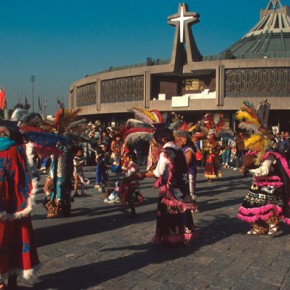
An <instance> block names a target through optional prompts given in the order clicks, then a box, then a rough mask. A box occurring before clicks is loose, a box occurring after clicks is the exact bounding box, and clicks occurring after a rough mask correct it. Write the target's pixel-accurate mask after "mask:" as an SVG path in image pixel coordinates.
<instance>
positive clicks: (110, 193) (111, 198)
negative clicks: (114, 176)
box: [104, 181, 120, 204]
mask: <svg viewBox="0 0 290 290" xmlns="http://www.w3.org/2000/svg"><path fill="white" fill-rule="evenodd" d="M105 197H106V198H105V200H104V202H105V203H111V204H112V203H118V202H120V198H119V181H116V182H115V187H114V189H107V191H106V193H105Z"/></svg>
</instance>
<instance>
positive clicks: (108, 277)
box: [20, 167, 290, 290]
mask: <svg viewBox="0 0 290 290" xmlns="http://www.w3.org/2000/svg"><path fill="white" fill-rule="evenodd" d="M85 174H86V175H87V177H89V178H90V181H91V183H90V184H89V185H87V186H86V187H87V190H86V192H87V194H88V196H87V197H83V198H77V199H75V202H74V203H73V205H72V214H71V216H70V217H67V218H54V219H46V211H45V210H44V208H43V207H42V204H41V203H42V200H43V191H42V190H41V188H42V185H43V182H44V178H45V175H43V176H42V180H41V182H40V191H39V193H38V194H37V204H36V206H35V209H34V212H33V216H32V219H33V224H34V229H35V238H36V241H37V245H38V253H39V258H40V260H41V263H42V264H41V267H40V269H39V277H38V280H37V281H36V282H35V283H34V286H31V285H25V284H23V282H21V283H20V285H21V287H20V289H27V288H25V286H26V287H29V288H28V289H30V290H32V289H37V290H42V289H45V290H48V289H59V290H80V289H106V290H114V289H124V290H127V289H134V290H143V289H148V290H151V289H152V290H155V289H166V290H171V289H184V290H186V289H188V290H189V289H198V290H201V289H235V290H238V289H243V290H245V289H246V290H249V289H263V290H266V289H267V290H268V289H269V290H271V289H273V290H274V289H277V290H278V289H281V290H282V289H285V290H286V289H290V273H289V271H290V227H287V226H285V225H282V227H281V231H280V232H278V233H277V234H276V235H275V236H248V235H246V234H245V233H246V231H247V230H248V229H249V225H247V224H246V223H243V222H241V221H239V220H238V219H237V218H236V214H237V211H238V207H239V206H240V204H241V202H242V200H243V197H244V195H245V193H246V191H247V189H248V187H249V185H250V182H251V178H250V177H248V178H243V176H242V175H240V173H239V172H238V171H233V170H232V169H224V170H223V177H222V178H221V179H219V180H218V181H216V182H215V183H212V184H210V183H208V182H207V181H206V180H205V179H204V177H203V171H202V169H201V168H200V169H199V173H198V201H199V205H200V210H201V211H200V213H194V214H193V216H194V221H195V225H196V230H197V237H196V240H195V242H194V243H193V245H191V246H178V247H175V248H174V247H156V246H153V245H152V244H151V242H150V241H151V238H152V237H153V235H154V231H155V211H156V206H157V197H158V191H157V190H156V189H153V187H152V186H153V182H154V179H149V178H148V179H145V180H143V181H141V193H142V194H143V196H144V202H143V204H141V205H140V204H137V203H136V207H137V208H136V211H137V217H136V218H134V219H130V218H128V217H127V213H126V212H125V211H124V210H123V209H122V207H121V205H118V204H117V205H108V204H105V203H104V194H103V193H100V192H99V193H98V192H97V191H96V190H95V189H94V174H95V167H86V168H85ZM116 179H117V178H116V177H111V183H112V184H113V183H114V181H115V180H116Z"/></svg>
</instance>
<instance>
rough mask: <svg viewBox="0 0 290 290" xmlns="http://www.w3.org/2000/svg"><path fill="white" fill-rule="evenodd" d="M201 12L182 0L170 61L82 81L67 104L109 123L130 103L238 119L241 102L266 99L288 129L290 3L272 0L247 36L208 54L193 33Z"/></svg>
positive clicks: (173, 21) (172, 20) (273, 117)
mask: <svg viewBox="0 0 290 290" xmlns="http://www.w3.org/2000/svg"><path fill="white" fill-rule="evenodd" d="M209 9H210V8H209ZM257 13H258V12H257ZM199 17H200V15H199V14H198V13H196V12H190V11H189V8H188V5H187V4H186V3H181V4H179V7H178V11H177V13H176V14H174V15H171V16H169V17H168V24H169V25H171V26H174V27H175V35H174V40H173V49H172V55H171V59H169V60H160V59H157V60H152V59H150V58H148V59H147V60H146V62H145V63H142V64H132V65H128V66H123V67H110V68H109V69H107V70H106V71H101V72H99V73H96V74H93V75H87V76H86V77H84V78H83V79H80V80H76V81H75V82H74V83H73V84H72V85H71V87H70V91H69V102H68V103H69V108H72V109H75V108H82V115H84V116H85V117H87V118H88V119H90V120H96V119H98V120H100V121H102V122H105V123H106V124H107V125H108V126H110V125H112V124H113V125H116V126H118V123H119V122H121V121H122V120H126V119H127V118H128V117H130V116H131V115H130V113H129V112H128V109H130V108H131V107H141V108H146V109H148V110H152V109H157V110H159V111H161V112H172V111H174V112H178V113H180V114H181V115H183V116H184V118H185V119H187V120H188V121H195V120H199V119H200V117H201V116H203V115H204V114H205V113H207V112H222V113H223V114H224V115H225V117H227V118H229V120H230V123H231V124H234V113H235V112H236V111H237V110H238V109H239V107H240V106H241V104H242V103H243V101H245V100H248V101H250V102H252V103H253V104H254V105H258V104H259V103H261V102H264V101H265V100H267V102H268V103H270V104H271V112H270V115H269V124H270V125H272V126H279V127H280V128H281V129H283V130H289V129H290V123H289V122H288V120H290V118H289V110H290V58H289V57H290V7H289V6H287V5H286V6H283V5H282V3H281V1H280V0H270V1H269V3H268V5H267V7H266V8H265V9H262V10H261V11H260V20H259V21H258V23H256V24H254V25H253V28H252V29H251V30H250V31H249V32H248V33H247V34H245V35H244V36H242V37H241V38H240V39H239V40H238V41H237V42H236V43H233V44H232V45H231V46H230V47H226V48H225V49H224V50H223V51H222V52H220V53H217V54H216V55H210V56H203V55H202V54H201V53H200V51H199V49H198V44H197V43H196V41H195V39H194V36H193V33H192V26H193V25H196V24H197V23H199Z"/></svg>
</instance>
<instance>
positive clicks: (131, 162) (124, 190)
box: [118, 152, 142, 217]
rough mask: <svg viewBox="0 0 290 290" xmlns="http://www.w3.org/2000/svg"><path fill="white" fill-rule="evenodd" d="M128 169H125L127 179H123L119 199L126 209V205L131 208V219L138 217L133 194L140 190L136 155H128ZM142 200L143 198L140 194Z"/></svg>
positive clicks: (126, 162)
mask: <svg viewBox="0 0 290 290" xmlns="http://www.w3.org/2000/svg"><path fill="white" fill-rule="evenodd" d="M125 159H126V160H125V164H126V167H125V168H123V170H124V174H125V177H124V178H123V180H122V182H121V184H120V189H119V193H118V194H119V198H120V200H121V202H122V205H123V207H124V208H125V207H126V204H128V205H129V207H130V210H131V212H130V215H129V217H135V216H136V210H135V204H134V199H133V194H134V192H135V191H136V190H138V189H139V181H138V180H137V176H138V173H139V169H138V167H137V165H136V163H135V159H136V154H135V153H133V152H131V153H128V154H127V156H126V157H125ZM140 198H142V196H141V194H140Z"/></svg>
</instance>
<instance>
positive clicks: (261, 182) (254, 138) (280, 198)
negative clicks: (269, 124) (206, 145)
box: [236, 102, 290, 235]
mask: <svg viewBox="0 0 290 290" xmlns="http://www.w3.org/2000/svg"><path fill="white" fill-rule="evenodd" d="M244 104H245V106H244V107H242V108H241V110H240V111H239V112H237V114H236V118H237V119H238V120H240V121H241V123H240V124H239V127H240V128H242V129H246V130H248V132H249V133H250V134H251V135H250V137H249V138H248V139H246V140H245V148H246V149H249V150H250V151H251V152H250V153H247V154H246V157H247V158H246V160H249V159H252V164H255V167H256V168H254V169H250V170H249V173H251V174H252V175H253V176H254V178H253V182H252V185H251V188H250V189H249V191H248V193H247V194H246V196H245V199H244V201H243V204H242V206H241V207H240V208H239V213H238V218H239V219H241V220H243V221H245V222H248V223H250V224H251V226H252V228H251V230H249V231H248V232H247V234H250V235H264V234H268V235H273V234H275V233H276V232H277V231H278V229H279V223H280V219H282V220H283V221H284V222H285V223H287V224H290V210H289V193H290V183H289V176H290V170H289V168H288V166H287V161H286V160H285V158H284V157H282V156H281V154H279V153H278V152H272V151H269V139H268V137H267V135H266V130H265V129H264V128H263V127H262V124H264V123H265V122H262V121H261V120H260V119H259V117H258V114H257V112H256V110H255V108H254V107H253V105H252V104H251V103H249V102H245V103H244ZM249 157H251V158H249ZM248 163H249V162H248Z"/></svg>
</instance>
